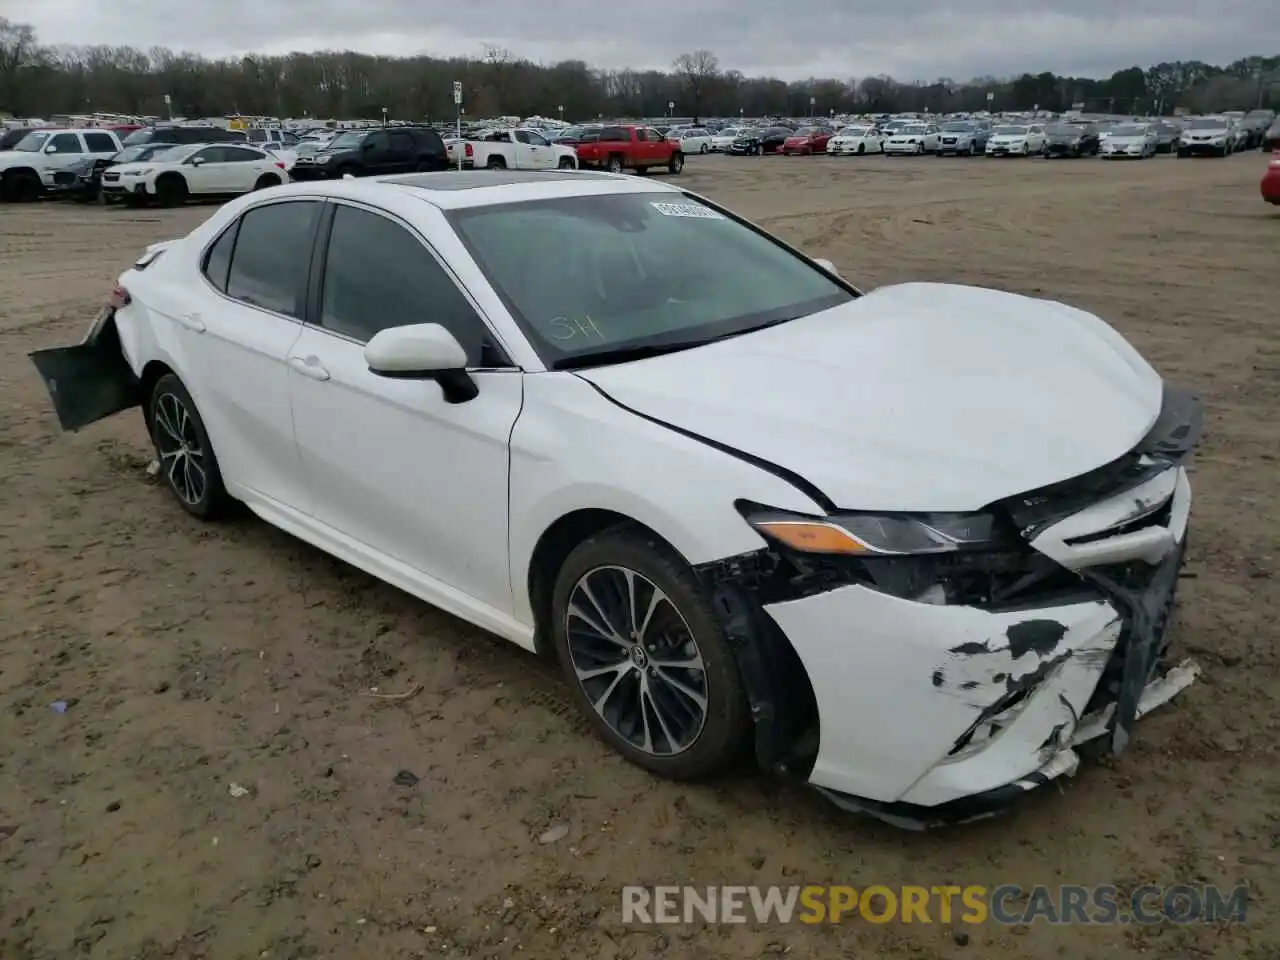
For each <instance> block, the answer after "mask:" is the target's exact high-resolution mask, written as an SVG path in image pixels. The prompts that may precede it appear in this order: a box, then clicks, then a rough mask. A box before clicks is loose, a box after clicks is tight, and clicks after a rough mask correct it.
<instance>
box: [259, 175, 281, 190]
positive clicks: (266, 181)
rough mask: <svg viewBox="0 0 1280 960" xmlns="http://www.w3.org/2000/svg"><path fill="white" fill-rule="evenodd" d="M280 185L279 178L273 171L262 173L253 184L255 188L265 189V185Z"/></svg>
mask: <svg viewBox="0 0 1280 960" xmlns="http://www.w3.org/2000/svg"><path fill="white" fill-rule="evenodd" d="M278 186H280V178H279V177H277V176H276V175H275V174H274V173H264V174H263V175H262V176H260V177H259V178H258V182H257V183H255V184H254V185H253V189H255V190H265V189H267V187H278Z"/></svg>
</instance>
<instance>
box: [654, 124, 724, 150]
mask: <svg viewBox="0 0 1280 960" xmlns="http://www.w3.org/2000/svg"><path fill="white" fill-rule="evenodd" d="M667 139H668V140H674V141H675V142H676V143H678V144H680V151H681V152H682V153H684V154H685V155H686V156H687V155H688V154H690V153H709V152H710V151H711V131H710V130H707V129H705V128H703V127H685V128H684V129H681V130H671V131H668V133H667ZM730 142H731V143H732V141H730Z"/></svg>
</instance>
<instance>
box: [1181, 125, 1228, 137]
mask: <svg viewBox="0 0 1280 960" xmlns="http://www.w3.org/2000/svg"><path fill="white" fill-rule="evenodd" d="M1230 132H1231V131H1230V130H1228V129H1227V128H1226V127H1218V128H1217V129H1215V130H1205V129H1199V128H1197V129H1195V130H1185V131H1183V134H1182V135H1183V136H1184V137H1225V136H1226V135H1227V134H1228V133H1230Z"/></svg>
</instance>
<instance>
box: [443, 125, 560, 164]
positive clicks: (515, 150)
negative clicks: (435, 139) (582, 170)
mask: <svg viewBox="0 0 1280 960" xmlns="http://www.w3.org/2000/svg"><path fill="white" fill-rule="evenodd" d="M448 149H449V154H450V159H452V160H453V161H454V163H456V162H457V159H458V158H457V153H456V151H459V150H460V151H462V154H463V157H462V165H463V166H464V167H475V168H477V169H487V170H557V169H559V170H573V169H576V168H577V166H578V153H577V151H576V150H574V149H573V147H565V146H561V145H560V144H556V143H551V142H550V141H549V140H547V139H546V137H544V136H542V134H540V133H538V132H537V131H536V130H524V129H520V128H516V129H514V130H490V131H488V132H486V133H482V134H480V135H479V136H478V137H476V138H474V139H468V140H462V141H459V142H457V143H455V144H451V145H450V146H449V148H448Z"/></svg>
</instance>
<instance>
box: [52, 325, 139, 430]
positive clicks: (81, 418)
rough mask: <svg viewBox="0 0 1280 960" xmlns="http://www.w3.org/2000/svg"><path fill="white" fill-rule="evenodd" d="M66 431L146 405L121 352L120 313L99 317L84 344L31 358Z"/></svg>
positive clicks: (82, 342) (55, 349) (56, 348)
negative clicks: (118, 320)
mask: <svg viewBox="0 0 1280 960" xmlns="http://www.w3.org/2000/svg"><path fill="white" fill-rule="evenodd" d="M30 357H31V362H32V363H34V364H35V367H36V370H37V371H39V373H40V377H41V379H42V380H44V385H45V388H46V389H47V390H48V391H49V399H50V400H51V401H52V402H53V409H54V412H55V413H56V414H57V416H58V423H59V424H60V425H61V427H62V429H63V430H69V431H71V430H80V429H82V428H83V427H87V426H88V425H89V424H91V423H95V422H97V421H98V420H102V419H104V418H106V417H109V416H111V415H112V414H115V413H119V412H120V411H121V410H128V409H129V408H130V407H136V406H138V405H139V404H141V402H142V388H141V385H140V384H139V382H138V378H137V376H135V375H134V372H133V370H132V368H131V367H130V366H129V361H128V360H126V359H125V356H124V350H123V349H122V348H121V346H120V331H119V330H118V329H117V328H116V319H115V310H114V309H112V308H111V307H106V308H104V309H103V310H102V312H101V313H99V314H98V317H97V319H96V320H94V322H93V326H91V327H90V328H89V333H88V335H87V336H86V337H85V338H84V340H83V341H81V342H80V343H78V344H76V345H75V346H73V347H53V348H51V349H48V350H36V351H35V352H33V353H31V354H30Z"/></svg>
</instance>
